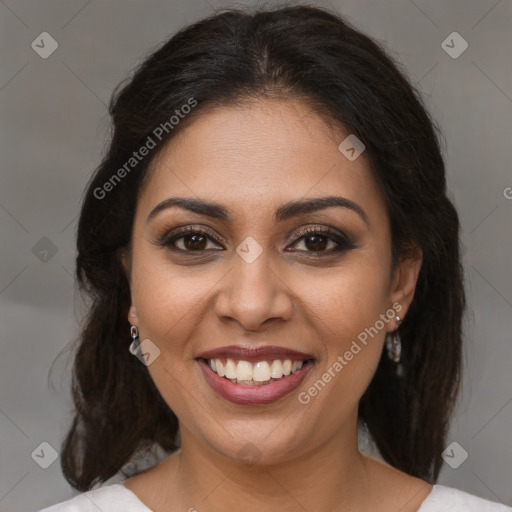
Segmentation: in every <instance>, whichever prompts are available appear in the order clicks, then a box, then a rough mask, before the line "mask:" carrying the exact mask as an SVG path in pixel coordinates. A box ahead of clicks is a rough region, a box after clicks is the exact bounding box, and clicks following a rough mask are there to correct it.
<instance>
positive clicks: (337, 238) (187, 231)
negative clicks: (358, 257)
mask: <svg viewBox="0 0 512 512" xmlns="http://www.w3.org/2000/svg"><path fill="white" fill-rule="evenodd" d="M187 235H189V236H191V235H202V236H205V237H206V238H208V239H209V240H213V241H214V242H215V243H217V244H225V243H226V242H224V241H223V240H221V239H219V238H218V237H216V236H214V235H213V234H211V233H210V232H208V231H205V230H204V229H201V228H195V227H192V226H186V227H184V228H179V229H177V230H176V231H174V232H172V233H166V234H164V236H163V237H161V238H160V239H159V240H158V242H157V244H156V245H158V246H160V247H166V248H168V249H169V250H171V251H175V252H181V253H192V254H193V253H204V252H207V251H208V249H203V250H199V251H190V250H186V249H178V248H177V247H175V246H174V243H175V242H176V241H177V240H180V239H181V238H184V237H185V236H187ZM312 235H320V236H322V237H326V238H328V239H329V240H331V241H334V242H336V243H337V244H338V246H337V247H336V248H334V249H331V250H329V251H308V250H305V251H302V250H299V251H297V252H306V253H310V254H312V255H315V256H316V257H323V256H329V255H333V254H335V253H340V252H344V251H347V250H351V249H355V248H356V244H355V243H354V242H353V241H352V240H351V239H350V237H348V236H347V235H346V234H344V233H341V232H338V231H333V230H332V229H325V228H314V227H309V228H307V229H303V230H299V231H298V232H297V233H296V237H297V238H296V240H295V241H294V242H293V244H292V245H295V244H297V243H298V242H299V241H301V240H302V239H304V238H306V237H307V236H312ZM214 250H218V249H214ZM288 252H289V251H288Z"/></svg>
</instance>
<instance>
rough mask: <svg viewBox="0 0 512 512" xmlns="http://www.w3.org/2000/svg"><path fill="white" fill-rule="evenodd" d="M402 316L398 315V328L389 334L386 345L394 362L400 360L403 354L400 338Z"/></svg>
mask: <svg viewBox="0 0 512 512" xmlns="http://www.w3.org/2000/svg"><path fill="white" fill-rule="evenodd" d="M399 328H400V317H399V316H397V317H396V329H395V331H394V332H393V333H392V334H388V336H387V339H386V346H387V349H388V356H389V358H390V359H391V360H392V361H393V362H394V363H399V362H400V357H401V356H402V341H401V339H400V333H399V332H398V329H399Z"/></svg>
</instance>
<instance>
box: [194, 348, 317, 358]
mask: <svg viewBox="0 0 512 512" xmlns="http://www.w3.org/2000/svg"><path fill="white" fill-rule="evenodd" d="M224 357H225V358H229V359H238V360H240V359H241V360H243V361H265V360H268V359H270V360H273V359H291V360H294V361H305V360H306V359H313V356H312V355H311V354H306V353H305V352H299V351H297V350H292V349H290V348H285V347H277V346H272V345H265V346H260V347H250V346H247V345H230V346H225V347H218V348H214V349H211V350H207V351H206V352H202V353H201V354H200V355H199V356H198V358H202V359H220V358H224Z"/></svg>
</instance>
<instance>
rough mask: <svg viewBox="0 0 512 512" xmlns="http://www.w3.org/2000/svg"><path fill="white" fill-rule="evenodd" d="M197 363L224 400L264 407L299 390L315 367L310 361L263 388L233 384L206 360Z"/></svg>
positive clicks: (262, 386)
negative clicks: (218, 373) (216, 371)
mask: <svg viewBox="0 0 512 512" xmlns="http://www.w3.org/2000/svg"><path fill="white" fill-rule="evenodd" d="M197 361H198V363H199V366H200V367H201V370H202V371H203V374H204V376H205V378H206V381H207V382H208V384H209V385H210V387H211V388H212V389H213V390H214V391H216V392H217V393H218V394H219V395H220V396H221V397H222V398H225V399H226V400H228V401H229V402H232V403H234V404H238V405H263V404H271V403H273V402H277V400H280V399H281V398H283V397H285V396H286V395H288V394H289V393H291V392H292V391H293V390H295V389H297V388H298V387H299V385H300V383H301V382H302V381H303V380H304V377H305V376H306V375H307V373H308V372H309V370H310V369H311V367H312V366H313V362H312V361H308V362H307V363H305V364H304V366H303V367H302V368H301V369H300V370H299V371H297V372H295V373H294V374H293V375H289V376H288V377H284V378H282V379H280V380H276V381H275V382H271V383H270V384H262V385H261V386H244V385H242V384H233V383H232V382H231V381H229V380H228V379H225V378H224V377H220V376H219V375H217V374H216V373H215V372H214V371H213V370H212V369H211V368H210V366H209V364H208V363H207V362H206V361H205V360H204V359H198V360H197Z"/></svg>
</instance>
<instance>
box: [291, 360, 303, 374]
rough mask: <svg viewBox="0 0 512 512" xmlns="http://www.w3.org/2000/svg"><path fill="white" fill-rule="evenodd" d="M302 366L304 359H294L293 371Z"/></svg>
mask: <svg viewBox="0 0 512 512" xmlns="http://www.w3.org/2000/svg"><path fill="white" fill-rule="evenodd" d="M301 368H302V361H293V363H292V373H295V372H296V371H297V370H300V369H301Z"/></svg>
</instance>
